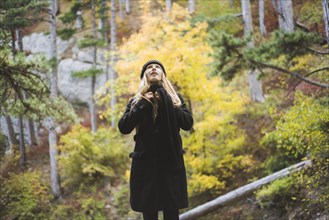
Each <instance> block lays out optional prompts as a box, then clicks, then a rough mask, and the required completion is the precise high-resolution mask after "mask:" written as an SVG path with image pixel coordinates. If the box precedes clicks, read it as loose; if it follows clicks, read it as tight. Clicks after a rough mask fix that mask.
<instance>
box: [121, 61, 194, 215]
mask: <svg viewBox="0 0 329 220" xmlns="http://www.w3.org/2000/svg"><path fill="white" fill-rule="evenodd" d="M140 78H141V84H140V88H139V90H138V92H137V94H136V95H135V96H134V97H133V98H132V99H131V100H130V102H129V103H128V106H127V108H126V111H125V113H124V115H123V116H122V118H121V119H120V121H119V124H118V127H119V130H120V132H121V133H123V134H129V133H131V131H132V130H133V129H134V128H136V135H135V136H134V140H135V142H136V144H135V148H134V151H133V152H132V153H130V155H129V156H130V157H131V158H132V164H131V174H130V205H131V208H132V209H133V210H134V211H138V212H142V213H143V217H144V220H155V219H158V211H163V213H164V219H165V220H176V219H179V209H181V208H186V207H187V184H186V171H185V165H184V159H183V153H184V150H183V148H182V139H181V136H180V134H179V130H180V129H183V130H186V131H187V130H189V129H191V128H192V125H193V117H192V115H191V113H190V112H189V110H188V109H187V107H186V105H185V103H184V100H183V98H182V97H181V96H180V95H179V94H178V93H177V92H176V91H175V90H174V88H173V86H172V85H171V83H170V82H169V80H168V79H167V77H166V71H165V68H164V66H163V65H162V63H160V62H159V61H157V60H150V61H148V62H147V63H145V64H144V66H143V68H142V71H141V75H140Z"/></svg>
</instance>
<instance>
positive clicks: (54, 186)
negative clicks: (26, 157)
mask: <svg viewBox="0 0 329 220" xmlns="http://www.w3.org/2000/svg"><path fill="white" fill-rule="evenodd" d="M55 7H56V1H55V0H49V12H50V54H49V55H50V60H51V74H50V96H51V97H52V98H55V97H57V93H58V88H57V50H56V35H57V34H56V13H55V12H56V10H55ZM47 122H48V123H47V125H48V131H49V135H48V140H49V156H50V176H51V190H52V193H53V195H54V197H55V198H60V197H61V193H60V184H59V175H58V169H57V159H56V157H57V154H58V153H57V133H56V130H55V127H56V124H55V121H54V118H53V117H52V116H50V117H49V118H48V119H47Z"/></svg>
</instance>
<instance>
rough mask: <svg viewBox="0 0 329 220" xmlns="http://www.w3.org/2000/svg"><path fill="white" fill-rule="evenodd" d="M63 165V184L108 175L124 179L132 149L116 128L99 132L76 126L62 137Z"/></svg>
mask: <svg viewBox="0 0 329 220" xmlns="http://www.w3.org/2000/svg"><path fill="white" fill-rule="evenodd" d="M59 150H60V156H59V157H58V159H59V168H60V173H61V177H62V179H63V186H69V185H71V186H72V184H73V185H75V184H76V185H81V184H83V183H89V182H90V181H91V182H93V181H97V179H99V178H104V177H105V176H108V177H110V178H111V179H112V180H120V179H121V178H123V177H124V172H125V170H126V169H127V168H128V162H129V158H128V153H127V151H126V150H125V145H124V142H123V140H122V139H121V135H120V134H119V133H118V132H117V131H115V130H114V129H110V128H108V129H106V128H99V129H98V130H97V132H96V133H91V132H90V130H89V129H87V128H84V127H82V126H75V127H73V128H72V130H71V131H70V132H69V133H67V134H66V135H63V136H62V137H61V139H60V146H59Z"/></svg>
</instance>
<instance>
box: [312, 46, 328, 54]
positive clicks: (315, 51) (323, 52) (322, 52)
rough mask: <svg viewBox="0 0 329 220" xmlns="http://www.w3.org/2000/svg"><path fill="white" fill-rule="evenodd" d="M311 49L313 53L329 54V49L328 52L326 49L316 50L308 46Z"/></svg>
mask: <svg viewBox="0 0 329 220" xmlns="http://www.w3.org/2000/svg"><path fill="white" fill-rule="evenodd" d="M307 49H308V50H309V51H311V52H313V53H316V54H321V55H329V50H328V51H327V52H326V51H318V50H315V49H312V48H309V47H308V48H307Z"/></svg>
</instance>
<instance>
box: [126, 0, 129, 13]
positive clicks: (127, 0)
mask: <svg viewBox="0 0 329 220" xmlns="http://www.w3.org/2000/svg"><path fill="white" fill-rule="evenodd" d="M126 14H127V15H129V14H130V0H126Z"/></svg>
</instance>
